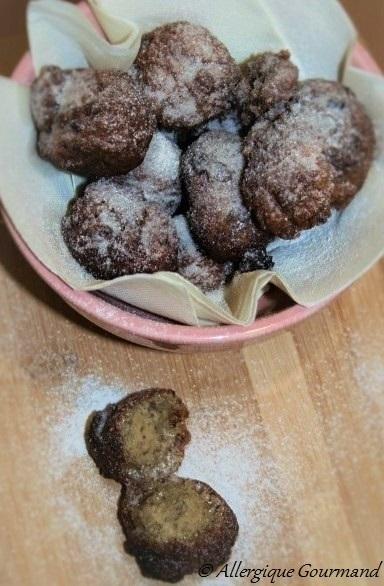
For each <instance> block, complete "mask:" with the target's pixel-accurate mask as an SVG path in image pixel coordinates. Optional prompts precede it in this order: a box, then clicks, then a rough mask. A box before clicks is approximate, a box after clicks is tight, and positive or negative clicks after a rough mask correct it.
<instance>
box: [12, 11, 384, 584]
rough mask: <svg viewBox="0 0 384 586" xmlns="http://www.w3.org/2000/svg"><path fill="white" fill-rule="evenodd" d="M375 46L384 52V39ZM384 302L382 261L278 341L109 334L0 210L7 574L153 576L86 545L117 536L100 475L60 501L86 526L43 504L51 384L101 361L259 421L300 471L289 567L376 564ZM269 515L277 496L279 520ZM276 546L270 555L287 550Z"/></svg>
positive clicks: (73, 578) (16, 48)
mask: <svg viewBox="0 0 384 586" xmlns="http://www.w3.org/2000/svg"><path fill="white" fill-rule="evenodd" d="M352 3H353V2H349V4H352ZM8 4H9V6H8V8H7V10H6V9H5V8H4V7H3V4H2V5H1V7H0V10H1V13H2V14H5V12H7V18H8V19H9V22H10V26H9V32H8V31H7V30H5V29H4V24H3V26H2V27H1V38H0V47H1V48H3V47H7V51H6V52H4V51H1V57H0V71H1V72H3V73H4V72H5V71H7V72H8V71H9V70H10V66H11V65H13V64H14V63H15V62H16V60H17V58H18V56H19V55H20V53H21V52H22V50H23V47H24V46H25V38H24V36H23V32H22V29H21V28H20V27H22V24H20V23H21V20H20V14H19V13H18V12H17V13H16V12H15V18H14V20H13V18H12V9H13V8H12V7H13V3H8ZM355 4H356V2H355ZM367 4H369V6H370V8H369V10H372V8H371V7H372V6H373V4H374V1H373V0H371V1H370V3H359V7H360V8H359V10H360V13H361V14H362V16H363V15H364V14H365V13H364V10H365V8H366V9H367V10H368V8H367ZM378 6H381V4H380V2H379V3H378ZM364 7H365V8H364ZM365 17H366V14H365ZM12 23H14V24H13V25H12V26H11V24H12ZM18 23H19V24H18ZM383 24H384V23H382V26H383ZM373 30H374V29H372V31H373ZM7 37H8V38H7ZM365 38H366V39H367V40H368V41H369V34H367V33H366V34H365ZM10 39H13V40H10ZM377 40H378V39H376V41H377ZM380 43H381V51H382V54H383V49H384V45H383V39H382V37H381V38H380ZM383 306H384V262H383V261H382V262H381V263H379V264H377V265H376V267H374V269H372V270H371V271H370V272H369V273H368V274H367V275H366V276H365V277H364V278H363V279H361V280H360V281H359V282H358V283H357V284H355V285H354V286H353V287H351V288H350V289H349V290H348V291H347V292H345V293H344V294H343V295H341V296H340V297H339V298H338V299H337V300H336V301H334V302H333V303H332V304H331V305H330V306H329V307H327V308H326V309H324V310H323V311H322V312H321V313H319V314H318V315H316V316H314V317H312V318H311V319H310V320H308V321H307V322H306V323H303V324H301V325H299V326H297V327H295V328H293V329H291V330H289V331H285V332H282V333H280V334H278V335H276V336H274V337H273V338H271V339H268V340H265V341H263V342H260V343H258V344H255V345H252V346H249V347H247V348H244V349H242V350H237V351H229V352H224V353H217V354H207V355H185V356H181V355H173V354H172V355H169V354H166V353H161V352H153V351H150V350H147V349H143V348H139V347H135V346H132V345H130V344H127V343H125V342H123V341H120V340H118V339H115V338H113V337H112V336H110V335H108V334H106V333H104V332H102V331H101V330H98V329H97V328H95V327H93V326H92V325H90V324H89V323H88V322H86V321H85V320H83V319H82V318H81V317H79V316H78V315H77V314H75V313H74V312H73V311H72V310H71V309H70V308H68V307H67V306H65V305H64V304H63V302H62V301H61V300H60V299H59V298H58V297H56V295H54V294H53V293H52V292H51V291H50V290H49V289H48V288H47V287H46V285H45V284H44V283H43V282H42V281H40V279H39V278H38V277H37V276H36V275H35V274H34V272H33V271H32V270H31V269H30V268H29V266H28V265H27V264H26V263H25V261H24V260H23V259H22V258H21V256H20V255H19V253H18V251H17V250H16V248H15V246H14V245H13V243H12V241H11V239H10V237H9V235H8V233H7V232H6V230H5V227H4V225H3V224H1V223H0V328H1V330H0V331H1V338H0V386H1V393H2V395H1V397H2V405H1V410H0V442H1V446H2V449H1V450H0V515H1V523H0V585H1V586H48V585H49V586H56V585H57V586H61V585H63V586H64V585H65V586H68V585H70V586H83V585H85V584H93V586H106V585H107V584H108V585H109V584H114V586H116V585H117V586H119V585H120V584H121V585H123V584H130V586H131V585H132V586H138V585H139V584H142V583H144V580H142V579H141V578H140V577H139V574H138V573H136V574H134V576H135V578H134V579H132V578H130V576H132V574H131V573H130V572H131V568H130V567H131V566H132V564H133V562H132V561H131V560H129V559H128V558H127V559H125V557H124V556H123V554H121V551H120V550H121V538H119V537H117V545H116V556H117V557H116V559H115V557H113V558H112V559H111V560H110V562H109V563H108V564H106V563H105V556H102V557H100V547H101V546H100V544H99V545H98V546H97V544H95V548H94V551H93V550H92V549H91V550H90V551H89V550H88V549H86V548H85V543H86V542H87V543H88V542H89V541H90V540H91V537H92V538H93V536H94V535H95V533H94V530H95V528H96V529H97V528H98V527H104V528H108V527H109V526H111V527H112V529H113V531H116V535H117V536H118V528H117V522H116V520H115V518H114V506H115V505H114V503H115V501H116V499H117V497H118V490H117V487H116V486H115V485H114V484H113V483H108V482H105V483H104V484H103V485H102V487H103V488H102V491H103V492H100V493H97V492H96V491H94V490H93V489H92V487H90V488H89V491H88V492H87V493H86V494H83V493H82V492H81V491H80V490H79V484H78V472H77V471H76V470H70V471H68V477H67V478H66V486H69V487H70V488H69V489H67V493H66V498H67V499H68V498H69V501H70V500H71V499H73V503H75V504H76V507H77V508H78V509H79V510H80V511H81V512H82V516H83V519H84V520H85V525H84V529H83V534H81V532H80V534H79V532H78V531H73V532H72V531H70V530H68V527H70V524H68V523H66V522H64V520H63V521H62V522H61V520H60V516H62V515H63V516H64V515H66V514H68V511H66V509H65V506H64V505H63V503H62V501H61V500H60V497H61V496H62V495H60V490H58V491H57V485H55V486H56V488H55V490H56V491H57V493H56V494H55V495H54V496H55V498H57V509H56V511H52V507H50V506H48V504H47V503H48V502H51V501H52V486H53V485H51V484H50V483H49V482H47V480H46V479H47V474H46V469H47V467H49V466H53V464H54V462H52V460H50V459H49V458H48V456H47V453H48V452H47V450H48V447H49V446H48V440H49V438H48V435H47V429H48V428H49V422H50V419H49V418H50V416H51V415H52V413H54V412H55V413H56V412H57V411H58V409H59V408H60V405H61V402H62V403H63V405H64V403H65V400H66V398H65V396H63V395H60V393H55V392H52V389H54V388H59V389H60V388H62V389H63V392H65V389H68V383H65V384H64V378H65V376H66V374H67V373H68V371H70V372H72V374H73V376H72V379H71V380H73V381H74V383H73V384H75V385H76V381H77V380H81V378H82V377H85V376H88V377H89V376H91V375H92V374H96V375H97V376H98V377H99V378H100V379H101V380H104V381H106V382H107V383H108V382H110V381H112V380H115V379H119V380H120V381H121V383H122V384H124V385H125V386H126V387H127V388H128V389H130V390H131V389H139V388H142V387H146V386H154V385H159V386H167V387H168V386H170V387H173V388H175V390H176V391H177V392H178V393H180V395H181V396H182V397H184V399H185V400H186V401H187V403H188V405H189V407H190V410H191V411H192V412H193V411H194V410H195V409H197V408H198V407H199V408H201V406H204V405H206V406H209V405H211V404H212V401H213V400H214V401H215V402H220V404H222V405H225V402H226V401H227V400H228V399H229V398H231V397H233V396H236V397H241V398H242V401H241V402H239V403H238V405H239V409H241V410H242V411H243V413H242V415H243V416H244V417H246V418H247V421H248V425H250V426H251V427H252V426H256V425H257V426H260V425H261V428H262V430H263V435H264V436H265V441H266V442H267V445H268V449H269V450H270V451H271V453H272V454H273V458H274V460H275V461H276V463H278V465H279V469H280V470H281V471H282V474H284V473H285V472H288V471H289V472H290V474H288V475H287V478H288V479H289V480H288V481H286V484H285V490H286V493H287V495H286V496H287V502H288V503H289V510H288V511H287V512H286V513H287V516H288V518H289V520H290V530H289V531H288V530H287V532H286V534H285V535H284V537H283V539H284V540H285V541H286V545H287V548H288V549H289V551H291V552H293V553H292V554H291V556H290V558H289V562H290V563H291V564H293V565H292V567H294V565H295V564H296V565H297V564H300V563H304V562H305V561H308V560H309V561H311V563H313V565H314V566H316V564H317V567H328V565H329V564H332V563H335V562H336V561H337V562H338V564H339V566H341V567H343V566H346V567H348V566H352V567H360V566H361V567H363V566H367V565H370V566H372V567H374V566H375V565H377V564H378V561H379V560H380V558H381V557H382V556H383V546H384V534H383V523H384V491H383V490H382V486H383V483H384V465H383V464H384V460H383V452H384V450H383V446H384V442H383V440H384V431H383V430H384V425H383V423H384V402H383V394H384V379H383V366H384V351H383V348H384V314H383ZM72 391H73V389H72ZM75 392H76V389H75ZM240 415H241V413H240V412H237V413H236V414H233V413H228V417H233V416H237V417H240ZM47 422H48V424H47ZM60 457H61V456H60V451H59V450H58V453H57V458H58V459H59V460H60ZM234 473H235V472H234ZM95 474H96V472H95ZM100 486H101V485H100ZM67 504H69V505H70V504H71V502H69V503H68V502H67ZM274 512H275V511H274V504H273V503H271V517H273V514H274ZM54 513H55V514H54ZM271 523H273V519H272V518H271ZM113 535H115V533H113ZM93 554H94V555H93ZM120 554H121V559H120V557H119V556H120ZM270 554H271V555H270V559H271V562H272V561H273V562H274V563H275V564H279V563H283V562H284V563H285V562H287V560H283V559H282V558H281V559H276V558H275V554H274V551H271V552H270ZM256 555H257V552H255V559H256ZM248 561H252V560H248ZM289 567H291V566H289ZM128 570H129V571H128ZM241 582H242V580H237V581H236V583H241ZM226 583H228V584H230V583H231V580H228V581H227V582H226ZM279 583H281V582H279ZM290 583H291V584H293V586H300V585H301V584H303V585H305V584H308V585H312V584H317V583H324V581H317V580H311V581H309V580H306V579H301V580H300V581H299V582H298V583H296V582H295V581H293V582H292V581H291V582H290ZM328 583H330V584H343V583H347V582H346V581H343V580H341V579H339V580H335V581H332V580H328ZM356 583H358V584H368V583H371V582H370V581H368V580H364V579H362V580H359V581H356ZM382 583H384V570H383V574H382Z"/></svg>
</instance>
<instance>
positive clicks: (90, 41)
mask: <svg viewBox="0 0 384 586" xmlns="http://www.w3.org/2000/svg"><path fill="white" fill-rule="evenodd" d="M90 4H91V5H92V8H93V10H94V13H95V15H96V16H97V17H98V19H99V22H100V24H101V26H102V27H103V28H104V30H105V33H106V35H107V37H108V38H109V39H110V40H111V42H114V43H117V44H110V43H108V42H107V41H106V40H105V39H103V38H102V37H100V36H97V33H95V31H94V29H93V28H92V26H91V25H89V24H88V22H87V21H86V20H85V19H84V17H83V16H82V14H81V13H80V12H79V11H78V9H77V8H75V7H73V6H71V5H68V4H65V3H63V2H60V1H59V0H36V1H34V2H33V3H32V4H31V5H30V8H29V33H30V39H31V47H32V51H33V60H34V63H35V66H36V67H37V68H39V67H40V66H41V65H43V64H48V63H54V64H58V65H60V66H62V67H81V66H84V65H86V63H89V64H91V65H92V66H93V67H96V68H103V67H105V66H111V65H112V62H113V64H114V65H115V66H116V65H117V64H118V67H119V68H122V69H124V68H125V69H127V68H129V66H130V64H131V63H132V61H133V60H134V58H135V56H136V52H137V47H138V42H139V39H140V33H141V31H142V30H148V29H151V28H153V27H154V26H156V25H157V24H159V23H161V22H169V21H172V20H175V19H180V18H186V19H188V20H191V21H193V22H196V23H201V24H203V25H205V26H207V27H208V28H210V29H211V30H212V31H213V32H214V33H215V34H216V35H217V36H218V37H219V38H220V39H221V40H223V41H224V42H225V43H226V44H227V45H228V46H229V48H230V50H231V51H232V53H233V54H234V56H235V57H236V58H237V59H239V60H241V59H243V58H245V57H247V56H248V55H249V54H251V53H253V52H257V51H263V50H266V49H273V50H277V49H281V48H287V47H288V48H290V49H291V51H292V55H293V60H294V61H295V62H296V63H298V64H300V65H301V67H302V73H303V75H302V76H303V77H313V76H316V75H323V76H324V77H328V78H335V77H336V75H337V71H338V70H339V68H340V64H341V63H342V62H343V61H344V60H345V59H346V56H347V55H348V52H349V50H350V46H351V43H352V42H353V40H354V38H355V33H354V29H353V28H352V26H351V25H350V22H349V21H348V19H347V18H346V17H345V15H344V13H343V12H342V10H341V9H340V7H339V5H338V4H337V3H336V2H335V1H334V0H322V2H321V8H320V3H317V4H316V7H317V8H316V10H315V9H314V5H313V2H312V1H311V2H306V3H302V2H301V0H293V1H292V0H291V2H289V3H287V5H285V2H283V0H265V2H264V1H261V0H258V1H257V0H254V1H251V0H243V1H242V2H241V3H238V2H235V1H234V0H210V2H209V3H207V2H206V0H194V2H193V3H188V6H187V7H186V3H185V2H184V0H161V2H159V1H158V0H140V1H139V0H130V1H129V2H126V0H91V1H90ZM287 6H289V10H288V8H287ZM279 15H281V18H280V16H279ZM303 23H305V26H303ZM319 23H321V27H322V28H319ZM303 29H305V30H303ZM322 29H324V30H322ZM239 31H240V32H239ZM312 35H313V36H312ZM321 35H324V37H323V39H324V38H326V42H325V41H324V40H322V42H321V43H320V41H318V40H316V39H317V37H318V36H321ZM323 43H324V44H323ZM325 47H326V48H325ZM329 48H330V50H327V49H329ZM345 82H346V83H347V85H350V86H351V87H352V89H354V91H355V92H356V93H357V95H358V96H359V98H360V99H361V100H362V101H363V103H364V104H365V106H366V108H367V110H368V112H369V114H370V115H371V117H372V118H373V119H374V122H375V126H376V131H377V135H378V142H379V145H378V149H377V156H376V160H375V163H374V165H373V167H372V169H371V172H370V174H369V177H368V179H367V182H366V184H365V186H364V188H363V189H362V191H361V192H360V193H359V194H358V196H357V197H356V198H355V200H354V201H353V202H352V203H351V204H350V206H348V208H347V209H346V210H345V211H344V212H342V213H335V214H334V215H333V216H332V218H331V220H330V221H329V222H328V223H327V224H326V225H324V226H321V227H318V228H315V229H314V230H311V231H308V232H305V233H304V234H302V236H301V237H300V238H299V239H297V240H294V241H290V242H287V241H281V240H278V241H275V242H274V243H272V245H271V246H270V249H271V251H273V255H274V260H275V263H276V266H275V270H274V272H268V271H257V272H254V273H249V274H245V275H241V276H237V277H236V278H235V279H234V280H233V282H232V283H231V284H230V285H229V286H228V287H226V289H225V291H223V292H218V293H215V294H212V295H204V294H203V293H202V292H201V291H200V290H199V289H197V288H196V287H194V286H193V285H192V284H190V283H189V282H188V281H186V280H185V279H183V278H182V277H181V276H180V275H177V274H174V273H165V272H162V273H157V274H155V275H133V276H128V277H121V278H119V279H115V280H113V281H110V282H105V281H97V280H95V279H94V278H93V277H91V276H90V275H89V274H87V273H86V272H85V271H84V270H83V269H82V268H81V267H80V266H79V265H78V264H77V263H76V261H75V260H74V259H73V258H72V256H71V255H70V253H69V251H68V250H67V248H66V246H65V244H64V242H63V239H62V237H61V232H60V221H61V218H62V216H63V214H64V213H65V211H66V207H67V204H68V201H69V200H70V199H71V198H72V197H73V194H74V185H76V184H77V182H78V181H79V178H76V177H72V176H71V175H70V174H67V173H62V172H60V171H58V170H56V169H55V168H54V167H53V166H52V165H50V164H49V163H47V162H45V161H43V160H41V159H40V158H39V156H38V155H37V152H36V133H35V129H34V126H33V122H32V119H31V115H30V107H29V97H30V96H29V90H28V88H26V87H23V86H20V85H19V84H17V83H15V82H13V81H11V80H9V79H6V78H0V96H1V101H2V108H1V111H0V121H1V126H0V128H1V133H0V147H1V153H2V157H1V163H0V165H1V167H0V192H1V197H2V203H3V205H4V207H5V209H6V211H7V213H8V215H9V217H10V218H11V220H12V221H13V223H14V225H15V227H16V228H17V230H18V231H19V233H20V234H21V236H22V237H23V239H24V241H25V242H26V243H27V245H28V246H29V247H30V249H31V250H32V252H33V253H34V254H35V255H36V256H37V257H38V258H39V260H40V261H41V262H42V263H43V264H44V265H46V266H47V267H48V268H49V269H50V270H51V271H52V272H54V273H55V274H57V275H58V276H59V277H60V278H61V279H63V281H65V282H66V283H67V284H69V285H70V286H71V287H73V288H74V289H80V290H90V291H92V290H103V291H104V292H105V293H108V294H109V295H112V296H114V297H117V298H119V299H122V300H123V301H125V302H127V303H129V304H131V305H135V306H137V307H139V308H141V309H144V310H147V311H150V312H152V313H156V314H159V315H162V316H165V317H168V318H171V319H173V320H175V321H179V322H182V323H186V324H191V325H211V324H243V325H247V324H249V323H251V322H252V321H253V320H254V319H255V316H256V312H257V304H258V300H259V299H260V297H261V295H262V294H263V292H264V290H265V288H266V287H267V285H268V283H270V282H272V283H274V284H276V285H277V286H279V287H280V288H282V289H284V290H285V291H287V292H288V293H289V295H290V296H291V297H292V298H293V299H294V300H295V301H296V302H298V303H300V304H302V305H307V306H310V305H313V304H317V303H320V302H322V301H324V300H325V299H327V298H329V297H331V296H333V295H334V294H336V293H337V292H339V291H340V290H342V289H344V288H345V287H346V286H348V285H349V284H350V283H352V282H353V281H354V280H356V279H357V278H359V277H360V276H361V275H362V274H363V272H365V271H366V270H368V269H369V268H370V266H371V265H372V264H373V263H374V262H375V261H376V260H377V259H378V258H379V257H380V256H381V255H382V253H383V251H384V230H383V224H384V199H383V196H382V185H383V180H384V144H383V137H384V115H383V109H382V104H383V103H384V79H383V78H382V77H380V76H377V75H372V74H368V73H364V72H362V71H359V70H357V69H353V68H348V69H347V71H346V72H345Z"/></svg>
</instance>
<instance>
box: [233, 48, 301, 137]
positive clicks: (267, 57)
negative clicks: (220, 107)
mask: <svg viewBox="0 0 384 586" xmlns="http://www.w3.org/2000/svg"><path fill="white" fill-rule="evenodd" d="M298 80H299V70H298V69H297V67H296V66H295V65H294V64H293V63H292V62H291V61H290V53H289V51H280V52H279V53H269V52H267V53H260V54H258V55H254V56H252V57H251V58H250V59H249V60H248V61H246V63H244V65H243V67H242V77H241V81H240V83H239V86H238V88H237V92H236V97H237V104H238V109H239V113H240V119H241V122H242V124H243V125H244V126H245V127H248V128H249V127H250V126H251V125H252V124H253V123H254V122H255V121H256V120H257V119H258V118H259V117H260V116H262V115H263V114H264V115H268V117H269V118H272V119H273V118H276V117H277V116H278V115H279V114H280V113H281V112H282V111H284V108H285V105H286V103H287V102H288V101H289V100H290V99H291V98H292V97H293V96H294V95H295V93H296V92H297V89H298V84H299V82H298Z"/></svg>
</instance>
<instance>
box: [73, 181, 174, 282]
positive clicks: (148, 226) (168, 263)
mask: <svg viewBox="0 0 384 586" xmlns="http://www.w3.org/2000/svg"><path fill="white" fill-rule="evenodd" d="M62 233H63V237H64V240H65V242H66V244H67V246H68V248H69V250H70V252H71V254H72V256H73V257H74V258H75V259H76V260H77V261H78V262H79V263H80V264H81V265H82V266H83V267H84V268H86V269H87V270H88V271H89V272H90V273H91V274H92V275H93V276H94V277H95V278H97V279H114V278H116V277H120V276H123V275H131V274H135V273H155V272H157V271H173V270H176V268H177V237H176V233H175V229H174V227H173V225H172V221H171V217H170V216H169V215H168V213H167V212H165V211H164V210H163V209H162V208H161V207H160V206H159V205H158V204H154V203H148V202H145V201H143V200H140V199H138V198H137V196H136V194H135V193H134V192H131V191H130V190H129V189H127V186H126V185H125V183H124V178H122V180H120V178H118V177H116V178H110V179H101V180H99V181H97V182H95V183H91V184H90V185H88V187H87V188H86V190H85V193H84V195H82V196H80V197H78V198H77V199H75V200H74V201H73V202H72V203H71V204H70V206H69V208H68V212H67V215H66V216H65V217H64V218H63V222H62Z"/></svg>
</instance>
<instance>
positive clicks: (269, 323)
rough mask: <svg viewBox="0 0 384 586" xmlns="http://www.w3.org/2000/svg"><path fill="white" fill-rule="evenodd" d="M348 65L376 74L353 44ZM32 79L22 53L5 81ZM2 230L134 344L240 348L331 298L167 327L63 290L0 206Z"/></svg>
mask: <svg viewBox="0 0 384 586" xmlns="http://www.w3.org/2000/svg"><path fill="white" fill-rule="evenodd" d="M353 64H354V65H355V66H357V67H360V68H362V69H365V70H367V71H371V72H375V73H378V72H379V73H380V69H379V67H378V66H377V64H376V62H375V61H374V60H373V58H372V57H371V55H370V54H369V53H368V51H367V50H366V49H365V48H364V47H363V46H362V45H361V44H357V45H356V47H355V49H354V52H353ZM32 74H33V65H32V59H31V55H30V53H26V54H25V55H24V56H23V57H22V59H21V60H20V62H19V63H18V65H17V66H16V68H15V69H14V71H13V73H12V76H11V78H12V79H13V80H15V81H18V82H20V83H27V82H28V81H29V80H30V78H31V75H32ZM2 213H3V217H4V220H5V224H6V226H7V228H8V230H9V231H10V233H11V235H12V237H13V239H14V241H15V243H16V245H17V247H18V248H19V250H20V252H21V253H22V255H23V256H24V257H25V259H26V260H27V262H28V263H29V264H30V265H31V266H32V268H33V269H34V270H35V271H36V273H37V274H38V275H39V276H40V277H41V278H42V279H43V280H44V281H45V282H46V283H47V284H48V286H49V287H51V288H52V289H53V290H54V291H55V292H56V293H57V294H58V295H59V296H60V297H61V298H62V299H63V300H64V301H66V302H67V303H68V304H69V305H70V306H71V307H72V308H73V309H75V310H76V311H77V312H78V313H80V314H81V315H83V316H84V317H86V318H87V319H88V320H90V321H91V322H93V323H96V324H97V325H98V326H99V327H101V328H103V329H104V330H107V331H109V332H110V333H112V334H114V335H116V336H118V337H120V338H124V339H127V340H130V341H133V342H136V343H139V344H143V343H145V342H157V343H159V344H164V346H173V345H174V346H176V347H179V346H181V347H182V346H195V347H197V346H200V347H208V346H210V347H220V346H223V345H225V344H226V345H227V346H228V345H229V346H232V345H233V346H236V345H241V344H244V343H246V342H249V341H251V340H255V339H257V338H261V337H265V336H267V335H270V334H273V333H276V332H277V331H280V330H282V329H286V328H287V327H290V326H293V325H295V324H297V323H299V322H301V321H303V320H304V319H306V318H307V317H309V316H311V315H313V314H314V313H316V312H317V311H319V310H320V309H321V308H323V307H324V306H325V305H327V304H328V303H329V302H330V301H331V300H332V299H333V298H334V297H331V298H329V299H327V300H326V301H324V302H323V303H320V304H317V305H314V306H312V307H303V306H301V305H298V304H294V305H293V306H291V307H289V308H287V309H283V310H281V311H278V312H276V313H273V314H271V315H268V316H264V317H260V318H256V319H255V321H254V322H253V323H252V324H250V325H248V326H236V325H220V326H206V327H198V326H189V325H183V324H180V325H179V324H168V323H163V322H158V321H155V320H152V319H149V318H145V317H141V316H138V315H135V314H133V313H130V312H129V311H126V310H123V309H121V308H119V307H116V306H114V305H112V304H111V303H108V302H107V301H105V300H104V299H101V298H100V297H97V296H95V295H93V294H92V293H89V292H85V291H77V290H74V289H72V288H71V287H69V285H67V284H66V283H64V281H62V280H61V279H60V277H58V276H57V275H55V274H54V273H53V272H52V271H50V270H49V269H48V268H47V267H46V266H45V265H43V263H41V262H40V261H39V259H38V258H37V257H36V256H35V254H34V253H33V252H32V251H31V250H30V248H29V247H28V246H27V244H26V243H25V242H24V240H23V238H22V237H21V235H20V234H19V233H18V231H17V229H16V228H15V226H14V225H13V223H12V221H11V219H10V218H9V216H8V214H7V212H6V211H5V209H4V208H3V206H2Z"/></svg>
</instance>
